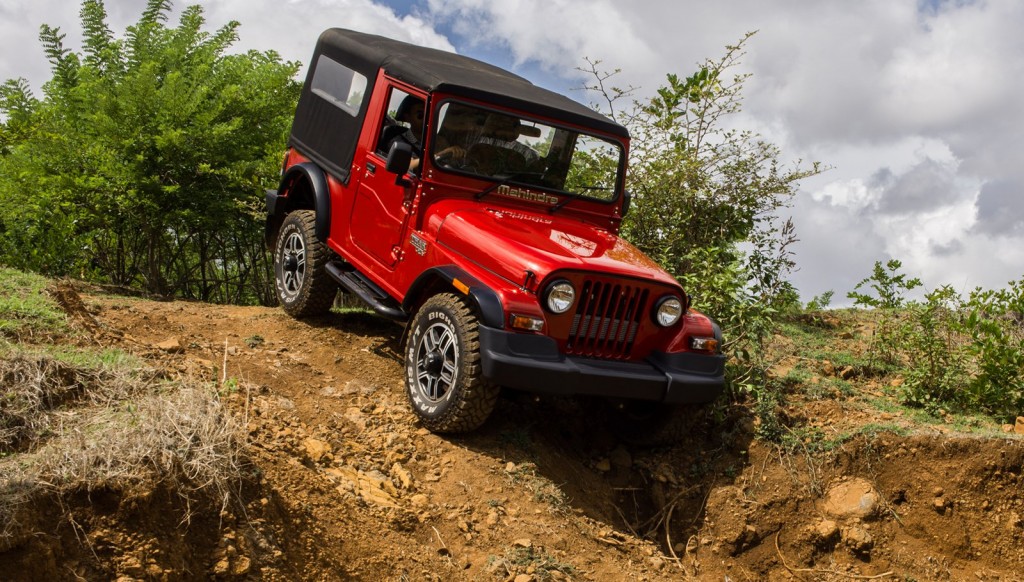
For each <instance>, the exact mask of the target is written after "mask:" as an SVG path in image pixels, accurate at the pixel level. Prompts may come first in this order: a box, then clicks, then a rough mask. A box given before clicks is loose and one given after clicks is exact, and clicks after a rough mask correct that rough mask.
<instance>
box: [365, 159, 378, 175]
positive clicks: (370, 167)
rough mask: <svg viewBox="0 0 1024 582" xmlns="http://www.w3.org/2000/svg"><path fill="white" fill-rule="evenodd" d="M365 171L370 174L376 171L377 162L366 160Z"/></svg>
mask: <svg viewBox="0 0 1024 582" xmlns="http://www.w3.org/2000/svg"><path fill="white" fill-rule="evenodd" d="M366 171H367V172H368V173H369V174H370V175H371V176H372V175H373V174H376V173H377V164H375V163H373V162H366Z"/></svg>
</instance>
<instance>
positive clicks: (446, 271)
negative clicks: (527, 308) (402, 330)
mask: <svg viewBox="0 0 1024 582" xmlns="http://www.w3.org/2000/svg"><path fill="white" fill-rule="evenodd" d="M455 279H458V280H459V281H461V282H462V283H463V284H464V285H466V286H467V287H468V288H469V293H467V295H469V297H470V298H471V299H472V300H473V302H474V303H475V304H476V307H477V309H478V310H479V312H480V320H481V322H482V323H483V324H484V325H486V326H489V327H494V328H497V329H503V328H504V327H505V310H504V308H503V307H502V306H501V299H499V298H498V294H497V293H495V291H494V290H493V289H491V288H490V287H488V286H487V285H484V284H483V283H481V282H480V280H479V279H477V278H476V277H474V276H473V275H470V274H469V273H467V272H466V271H465V270H463V269H462V268H461V267H457V266H455V265H443V266H440V267H431V268H429V269H427V270H426V271H423V272H422V273H420V275H419V277H416V280H415V281H413V283H412V285H411V286H410V287H409V291H408V292H407V293H406V294H405V300H404V301H403V302H402V308H403V309H404V310H406V311H407V312H408V311H411V310H412V308H413V302H415V301H416V299H417V298H418V297H419V295H420V292H421V291H423V290H424V289H426V288H427V287H428V286H429V285H430V284H431V282H432V281H437V280H440V281H443V282H444V283H447V284H448V285H449V286H450V287H451V288H452V289H456V290H458V289H457V288H456V287H455V286H454V285H452V282H453V281H454V280H455ZM459 292H460V293H461V291H459Z"/></svg>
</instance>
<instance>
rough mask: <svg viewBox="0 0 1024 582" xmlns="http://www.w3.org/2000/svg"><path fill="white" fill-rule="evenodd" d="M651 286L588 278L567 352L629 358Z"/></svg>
mask: <svg viewBox="0 0 1024 582" xmlns="http://www.w3.org/2000/svg"><path fill="white" fill-rule="evenodd" d="M649 295H650V292H649V291H648V290H647V289H643V288H640V287H633V286H630V285H623V284H621V283H612V282H602V281H594V280H590V279H588V280H586V281H584V282H583V286H582V289H581V291H580V298H579V301H578V303H577V306H576V313H575V314H574V315H573V318H572V328H571V329H570V330H569V338H568V340H567V341H566V345H565V349H566V353H569V354H574V355H578V356H588V357H594V358H609V359H622V358H628V357H629V356H630V353H631V352H632V350H633V341H634V340H635V339H636V333H637V330H638V329H639V327H640V322H641V320H642V318H643V314H644V313H646V312H647V309H646V307H647V299H648V296H649Z"/></svg>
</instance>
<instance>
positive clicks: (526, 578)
mask: <svg viewBox="0 0 1024 582" xmlns="http://www.w3.org/2000/svg"><path fill="white" fill-rule="evenodd" d="M515 582H533V575H532V574H520V575H518V576H516V577H515Z"/></svg>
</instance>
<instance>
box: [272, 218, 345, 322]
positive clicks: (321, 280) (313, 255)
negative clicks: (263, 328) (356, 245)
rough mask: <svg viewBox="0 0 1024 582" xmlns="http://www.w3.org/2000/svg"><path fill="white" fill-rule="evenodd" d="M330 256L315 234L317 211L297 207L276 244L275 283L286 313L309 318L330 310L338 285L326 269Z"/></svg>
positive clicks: (278, 236)
mask: <svg viewBox="0 0 1024 582" xmlns="http://www.w3.org/2000/svg"><path fill="white" fill-rule="evenodd" d="M329 256H330V251H329V250H328V249H327V245H325V244H324V243H323V241H321V240H320V239H318V238H317V237H316V212H315V211H313V210H296V211H294V212H292V213H291V214H289V215H288V216H287V217H286V218H285V219H284V222H283V223H281V230H280V232H278V234H277V244H276V245H275V247H274V283H275V287H276V288H277V299H278V300H279V301H280V302H281V307H283V308H284V310H285V313H287V314H289V315H291V316H292V317H297V318H298V317H310V316H313V315H322V314H324V313H327V312H328V311H329V310H330V309H331V305H333V304H334V297H335V296H336V295H337V294H338V285H337V283H335V282H334V281H333V280H332V279H331V278H330V275H328V274H327V271H326V270H325V269H324V267H325V266H326V265H327V259H328V257H329Z"/></svg>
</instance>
